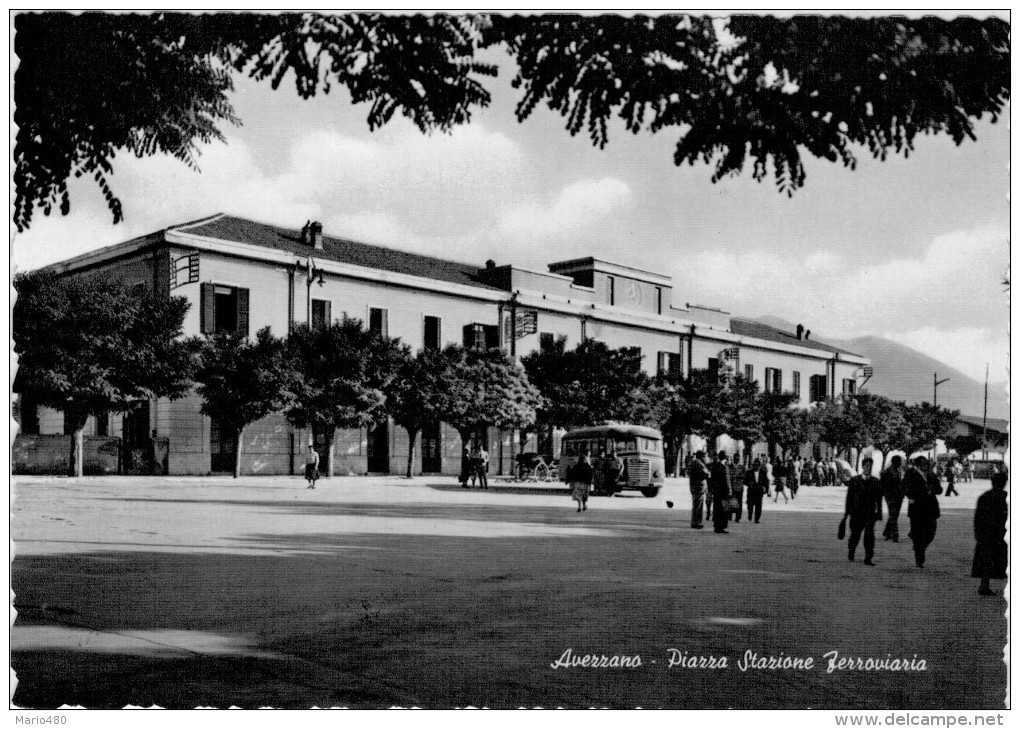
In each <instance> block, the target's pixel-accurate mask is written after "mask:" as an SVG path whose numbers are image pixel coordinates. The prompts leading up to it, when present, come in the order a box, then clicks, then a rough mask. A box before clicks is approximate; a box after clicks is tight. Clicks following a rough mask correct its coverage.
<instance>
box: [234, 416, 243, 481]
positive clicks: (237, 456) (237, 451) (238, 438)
mask: <svg viewBox="0 0 1020 729" xmlns="http://www.w3.org/2000/svg"><path fill="white" fill-rule="evenodd" d="M243 442H244V428H241V429H240V430H239V431H237V432H236V433H234V478H237V477H238V476H240V475H241V443H243Z"/></svg>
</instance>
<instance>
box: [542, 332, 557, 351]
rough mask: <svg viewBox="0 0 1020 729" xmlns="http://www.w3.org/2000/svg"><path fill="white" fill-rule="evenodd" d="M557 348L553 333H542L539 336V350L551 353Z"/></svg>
mask: <svg viewBox="0 0 1020 729" xmlns="http://www.w3.org/2000/svg"><path fill="white" fill-rule="evenodd" d="M555 346H556V337H555V335H554V334H553V333H552V332H542V333H541V334H539V335H538V348H539V349H540V350H542V351H543V352H551V351H552V350H553V349H554V348H555Z"/></svg>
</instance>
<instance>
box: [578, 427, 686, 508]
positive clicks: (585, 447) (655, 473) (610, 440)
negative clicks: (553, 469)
mask: <svg viewBox="0 0 1020 729" xmlns="http://www.w3.org/2000/svg"><path fill="white" fill-rule="evenodd" d="M613 450H615V451H616V454H617V455H618V456H620V459H621V460H622V461H623V463H624V469H623V474H622V476H621V477H620V479H619V481H618V482H617V483H606V482H605V481H606V479H605V471H606V469H605V467H604V462H603V460H602V458H603V456H604V455H605V454H607V453H609V452H610V451H613ZM584 453H587V454H588V455H589V456H590V457H591V464H592V468H593V470H594V472H595V477H594V479H593V482H592V490H593V492H594V493H596V494H603V495H606V496H612V495H613V494H617V493H619V492H621V491H623V490H625V489H630V490H633V491H640V492H641V493H642V494H644V495H645V496H647V497H648V498H652V497H654V496H657V495H658V493H659V489H661V488H662V486H663V484H665V482H666V462H665V459H664V458H663V452H662V433H660V432H659V431H658V430H656V429H655V428H646V427H644V426H643V425H625V424H619V425H596V426H593V427H590V428H578V429H577V430H572V431H570V432H569V433H566V434H565V435H564V436H563V440H562V442H561V444H560V463H559V478H560V481H566V480H567V469H568V468H570V467H571V466H573V465H574V464H575V463H577V460H578V459H579V458H580V457H581V455H582V454H584Z"/></svg>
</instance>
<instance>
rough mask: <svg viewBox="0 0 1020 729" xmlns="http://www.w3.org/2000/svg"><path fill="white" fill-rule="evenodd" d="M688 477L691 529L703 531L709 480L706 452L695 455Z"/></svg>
mask: <svg viewBox="0 0 1020 729" xmlns="http://www.w3.org/2000/svg"><path fill="white" fill-rule="evenodd" d="M687 477H688V478H689V479H690V481H691V529H703V528H704V525H703V524H702V523H701V522H702V520H703V519H704V518H705V517H704V515H705V482H706V481H707V480H708V467H707V466H706V465H705V451H698V452H697V453H695V454H694V460H693V461H691V465H690V466H688V467H687Z"/></svg>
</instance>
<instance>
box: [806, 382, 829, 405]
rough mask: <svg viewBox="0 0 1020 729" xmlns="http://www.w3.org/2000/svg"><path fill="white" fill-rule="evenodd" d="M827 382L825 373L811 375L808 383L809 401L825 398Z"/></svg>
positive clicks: (819, 400)
mask: <svg viewBox="0 0 1020 729" xmlns="http://www.w3.org/2000/svg"><path fill="white" fill-rule="evenodd" d="M827 384H828V383H827V382H826V378H825V375H811V380H810V385H809V387H810V390H811V402H821V401H822V400H824V399H825V390H826V386H827Z"/></svg>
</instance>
